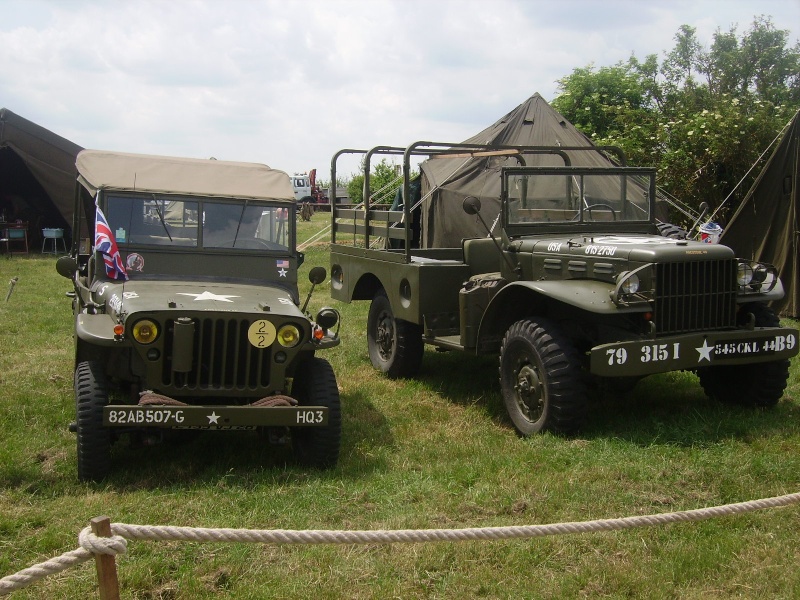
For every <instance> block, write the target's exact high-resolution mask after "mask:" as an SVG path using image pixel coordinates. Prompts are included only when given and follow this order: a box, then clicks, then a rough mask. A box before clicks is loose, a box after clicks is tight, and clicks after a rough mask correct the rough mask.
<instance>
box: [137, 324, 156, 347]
mask: <svg viewBox="0 0 800 600" xmlns="http://www.w3.org/2000/svg"><path fill="white" fill-rule="evenodd" d="M157 337H158V325H156V324H155V323H154V322H153V321H151V320H150V319H142V320H141V321H136V323H134V325H133V339H135V340H136V341H137V342H139V343H140V344H152V343H153V342H155V341H156V338H157Z"/></svg>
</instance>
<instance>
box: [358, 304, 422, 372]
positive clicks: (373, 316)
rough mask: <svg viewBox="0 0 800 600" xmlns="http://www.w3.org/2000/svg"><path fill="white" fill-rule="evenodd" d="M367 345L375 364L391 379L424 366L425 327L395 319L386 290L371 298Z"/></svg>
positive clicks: (417, 370) (416, 370)
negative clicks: (423, 331)
mask: <svg viewBox="0 0 800 600" xmlns="http://www.w3.org/2000/svg"><path fill="white" fill-rule="evenodd" d="M367 347H368V349H369V359H370V361H371V362H372V366H374V367H375V368H376V369H378V370H379V371H381V372H382V373H385V374H386V375H387V376H388V377H390V378H391V379H398V378H401V377H413V376H414V375H416V374H417V373H418V372H419V368H420V367H421V366H422V356H423V354H424V352H425V345H424V343H423V341H422V327H420V326H419V325H417V324H416V323H410V322H408V321H404V320H402V319H395V317H394V313H393V312H392V306H391V304H390V303H389V298H387V296H386V292H385V291H384V290H382V289H381V290H380V291H378V292H377V293H376V294H375V296H374V297H373V298H372V303H371V304H370V306H369V316H368V317H367Z"/></svg>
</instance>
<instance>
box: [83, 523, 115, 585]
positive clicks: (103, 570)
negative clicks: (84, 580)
mask: <svg viewBox="0 0 800 600" xmlns="http://www.w3.org/2000/svg"><path fill="white" fill-rule="evenodd" d="M89 524H90V525H91V527H92V533H93V534H95V535H96V536H98V537H111V535H112V534H111V519H109V518H108V517H95V518H94V519H92V520H91V521H89ZM94 564H95V566H96V567H97V583H98V586H99V588H100V600H119V581H118V580H117V563H116V557H115V556H114V555H113V554H95V555H94Z"/></svg>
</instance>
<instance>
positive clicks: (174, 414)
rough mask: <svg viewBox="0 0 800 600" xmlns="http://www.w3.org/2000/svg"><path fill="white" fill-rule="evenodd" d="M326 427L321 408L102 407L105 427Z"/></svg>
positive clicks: (325, 414)
mask: <svg viewBox="0 0 800 600" xmlns="http://www.w3.org/2000/svg"><path fill="white" fill-rule="evenodd" d="M327 424H328V408H327V407H325V406H271V407H257V406H187V405H182V406H162V405H149V406H140V405H130V404H112V405H108V406H104V407H103V425H105V426H107V427H129V428H130V427H160V428H164V429H212V430H213V429H218V430H224V429H255V428H256V427H317V426H325V425H327Z"/></svg>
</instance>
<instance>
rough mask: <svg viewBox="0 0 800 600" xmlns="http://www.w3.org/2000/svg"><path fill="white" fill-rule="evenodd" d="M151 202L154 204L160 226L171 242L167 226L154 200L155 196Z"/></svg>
mask: <svg viewBox="0 0 800 600" xmlns="http://www.w3.org/2000/svg"><path fill="white" fill-rule="evenodd" d="M153 202H155V203H156V214H157V215H158V220H159V221H161V226H162V227H163V228H164V232H165V233H166V234H167V237H168V238H169V241H170V242H171V241H172V236H171V235H170V234H169V229H167V224H166V222H165V221H164V217H163V215H162V214H161V209H160V208H158V200H157V199H156V195H155V194H153Z"/></svg>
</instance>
